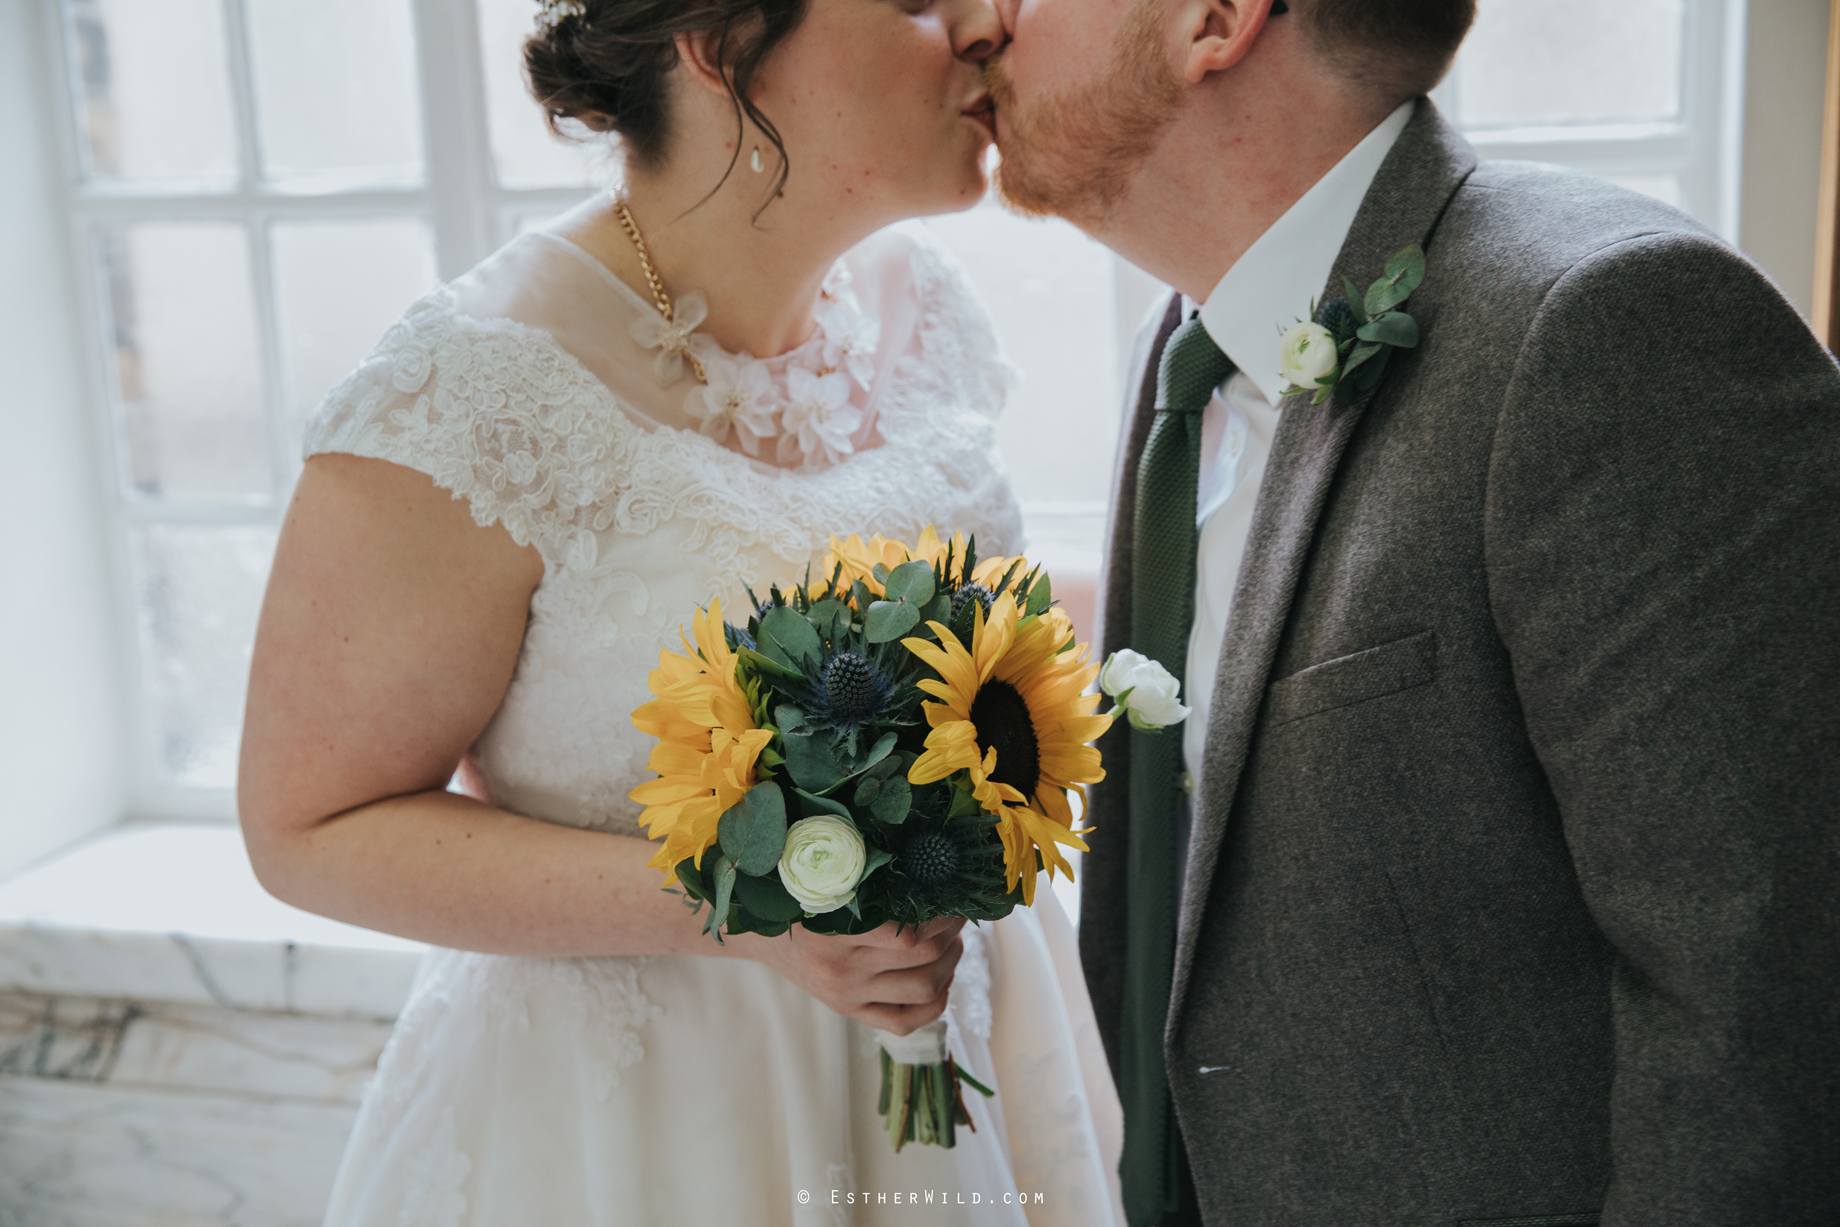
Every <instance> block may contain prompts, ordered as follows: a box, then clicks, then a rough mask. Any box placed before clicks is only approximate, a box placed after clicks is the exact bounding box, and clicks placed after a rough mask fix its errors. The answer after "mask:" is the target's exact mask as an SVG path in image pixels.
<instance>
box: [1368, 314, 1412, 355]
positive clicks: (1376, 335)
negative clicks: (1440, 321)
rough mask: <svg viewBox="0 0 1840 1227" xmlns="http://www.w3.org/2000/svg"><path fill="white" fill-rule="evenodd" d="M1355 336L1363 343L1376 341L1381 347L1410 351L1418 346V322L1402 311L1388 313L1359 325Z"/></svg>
mask: <svg viewBox="0 0 1840 1227" xmlns="http://www.w3.org/2000/svg"><path fill="white" fill-rule="evenodd" d="M1355 335H1356V336H1358V337H1360V338H1361V339H1362V340H1363V341H1377V342H1379V343H1380V344H1382V345H1397V346H1399V347H1400V348H1401V349H1411V348H1412V347H1413V346H1414V345H1417V344H1418V321H1417V320H1415V319H1413V318H1412V317H1411V316H1409V315H1407V314H1406V313H1405V312H1404V311H1388V312H1387V313H1386V314H1385V315H1382V316H1379V317H1377V318H1375V319H1371V320H1369V321H1367V323H1365V324H1363V325H1361V329H1360V331H1359V332H1357V333H1356V334H1355Z"/></svg>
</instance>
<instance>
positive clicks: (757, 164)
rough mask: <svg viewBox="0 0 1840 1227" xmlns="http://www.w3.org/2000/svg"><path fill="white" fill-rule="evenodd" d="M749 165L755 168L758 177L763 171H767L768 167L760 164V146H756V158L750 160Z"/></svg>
mask: <svg viewBox="0 0 1840 1227" xmlns="http://www.w3.org/2000/svg"><path fill="white" fill-rule="evenodd" d="M748 165H749V166H751V167H753V168H754V173H755V174H757V175H758V174H759V173H760V172H761V171H763V170H765V169H766V167H764V166H762V165H761V164H760V146H759V145H756V146H754V156H752V157H750V158H749V159H748Z"/></svg>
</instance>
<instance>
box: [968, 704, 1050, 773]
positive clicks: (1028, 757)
mask: <svg viewBox="0 0 1840 1227" xmlns="http://www.w3.org/2000/svg"><path fill="white" fill-rule="evenodd" d="M971 723H972V724H973V725H975V726H976V728H977V739H978V753H979V754H982V753H984V752H985V751H986V750H988V749H990V748H991V747H992V746H995V747H996V748H997V769H996V770H995V771H994V772H992V773H991V777H990V778H991V779H993V780H995V781H996V782H997V783H999V784H1008V785H1009V786H1010V787H1011V788H1014V789H1015V790H1016V791H1017V792H1019V793H1021V794H1022V795H1023V796H1025V797H1033V796H1034V795H1035V785H1036V784H1038V783H1040V782H1041V747H1040V746H1039V745H1038V744H1037V743H1036V741H1035V721H1034V720H1032V719H1031V718H1030V717H1029V705H1028V704H1027V703H1026V702H1024V701H1023V698H1022V696H1021V695H1020V694H1017V693H1016V688H1015V687H1014V686H1012V685H1010V684H1009V683H1008V682H1000V681H997V680H996V679H995V678H992V679H991V680H990V681H988V682H985V683H984V685H983V686H982V687H981V688H980V689H979V690H978V695H977V698H975V699H973V700H972V701H971Z"/></svg>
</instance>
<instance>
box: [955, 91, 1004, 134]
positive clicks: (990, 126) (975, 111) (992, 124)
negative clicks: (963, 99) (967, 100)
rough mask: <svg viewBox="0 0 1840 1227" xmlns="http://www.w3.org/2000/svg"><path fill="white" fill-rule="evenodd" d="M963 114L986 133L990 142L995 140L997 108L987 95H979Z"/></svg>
mask: <svg viewBox="0 0 1840 1227" xmlns="http://www.w3.org/2000/svg"><path fill="white" fill-rule="evenodd" d="M963 113H964V114H965V115H966V116H968V117H969V118H971V119H972V120H974V121H976V122H977V124H978V125H979V126H981V127H982V128H983V129H984V131H986V132H988V133H989V134H990V139H991V140H993V141H994V140H996V139H997V107H996V103H994V102H992V101H991V98H990V95H989V94H979V95H978V97H977V101H976V102H973V103H972V104H971V105H970V106H968V107H966V108H965V110H964V112H963Z"/></svg>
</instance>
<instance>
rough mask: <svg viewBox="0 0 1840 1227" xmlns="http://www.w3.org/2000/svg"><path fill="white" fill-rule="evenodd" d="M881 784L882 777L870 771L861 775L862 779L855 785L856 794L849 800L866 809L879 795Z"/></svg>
mask: <svg viewBox="0 0 1840 1227" xmlns="http://www.w3.org/2000/svg"><path fill="white" fill-rule="evenodd" d="M882 784H883V780H882V778H881V777H880V776H878V775H876V774H874V773H873V772H871V773H869V774H868V775H865V776H863V778H862V781H861V782H860V783H858V784H857V785H856V795H855V796H854V797H852V798H850V800H851V801H852V802H853V803H854V804H856V805H859V806H861V807H863V808H864V809H867V808H868V807H869V806H870V805H871V804H872V803H873V802H874V801H875V799H876V797H878V796H880V795H881V792H882Z"/></svg>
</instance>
